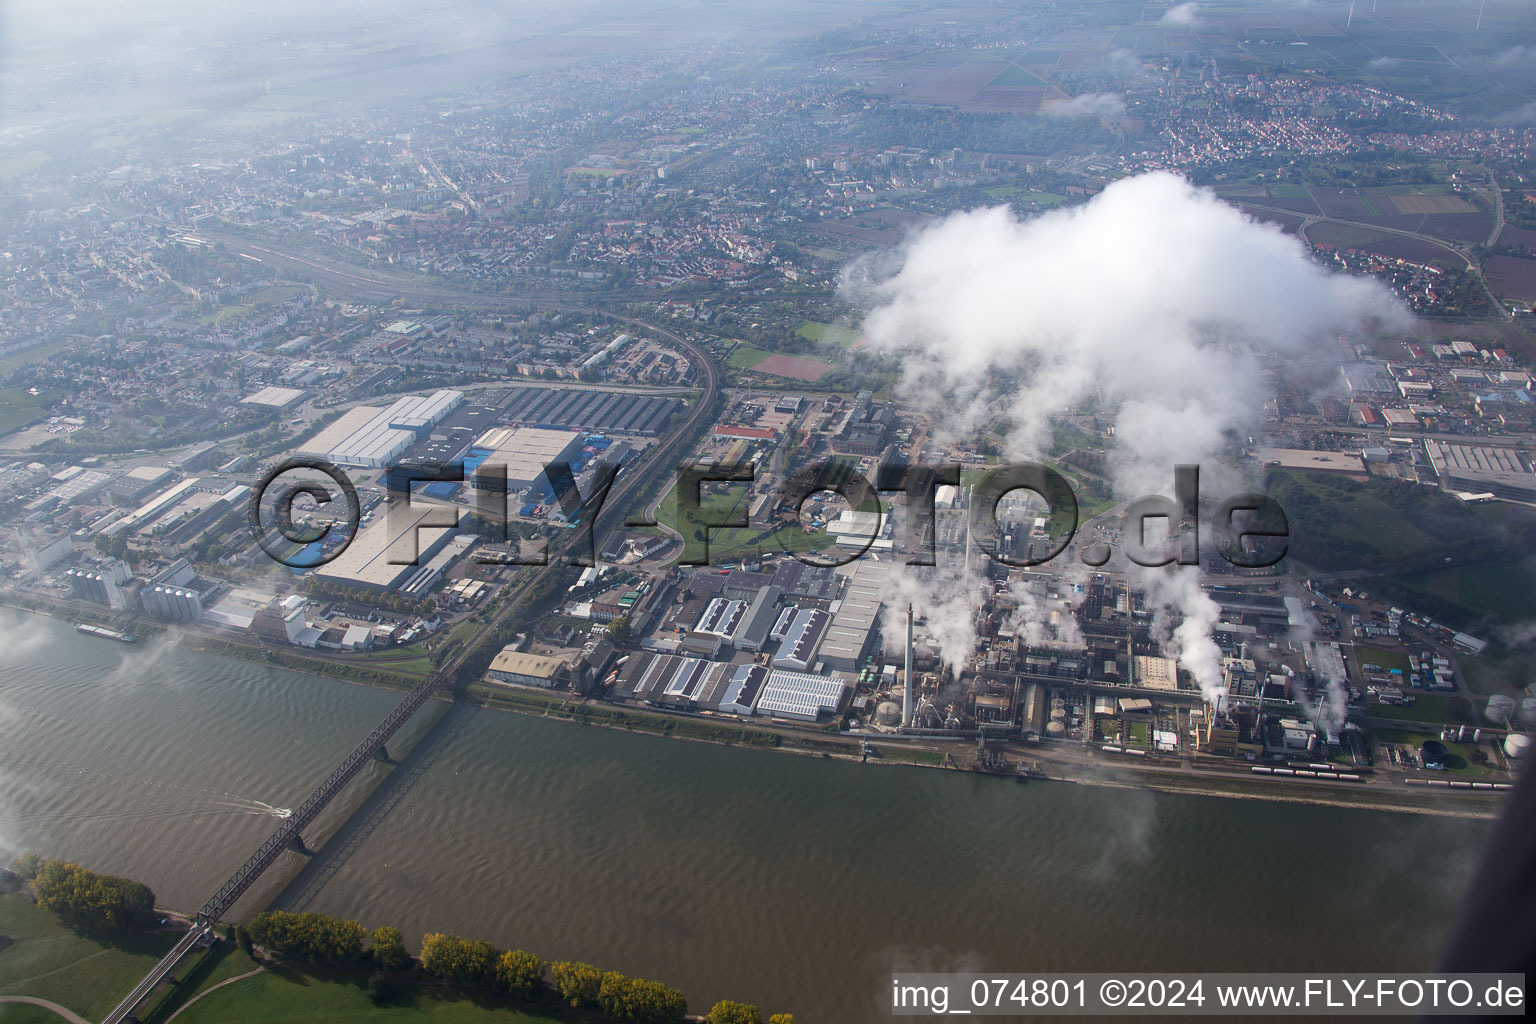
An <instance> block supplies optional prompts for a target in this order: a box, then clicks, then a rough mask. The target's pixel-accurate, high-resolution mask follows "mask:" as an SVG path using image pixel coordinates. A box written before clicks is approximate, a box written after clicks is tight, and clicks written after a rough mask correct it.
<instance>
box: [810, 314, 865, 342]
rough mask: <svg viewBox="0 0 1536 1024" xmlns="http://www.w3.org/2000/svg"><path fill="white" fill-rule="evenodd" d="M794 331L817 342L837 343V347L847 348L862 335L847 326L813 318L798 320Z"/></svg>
mask: <svg viewBox="0 0 1536 1024" xmlns="http://www.w3.org/2000/svg"><path fill="white" fill-rule="evenodd" d="M795 333H796V334H798V335H800V337H802V338H809V339H810V340H811V341H814V342H817V343H818V344H821V343H825V344H828V345H837V346H838V347H839V348H848V347H849V346H851V345H852V344H854V343H855V342H857V341H858V340H859V339H860V338H862V337H863V335H862V334H860V333H859V332H858V331H855V330H851V329H849V328H847V327H838V326H836V325H834V324H824V323H819V322H818V321H815V320H802V321H800V325H799V326H798V327H796V328H795Z"/></svg>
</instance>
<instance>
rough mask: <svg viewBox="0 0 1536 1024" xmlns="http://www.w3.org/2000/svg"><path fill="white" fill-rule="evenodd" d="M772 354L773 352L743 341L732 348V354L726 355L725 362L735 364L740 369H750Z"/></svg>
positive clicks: (729, 364)
mask: <svg viewBox="0 0 1536 1024" xmlns="http://www.w3.org/2000/svg"><path fill="white" fill-rule="evenodd" d="M771 355H773V353H772V352H768V351H765V350H763V349H760V348H754V347H752V346H751V345H748V344H747V343H746V342H742V343H741V344H739V345H737V346H736V347H735V348H733V349H731V354H730V355H729V356H727V357H726V360H725V363H726V365H727V366H734V367H736V369H738V370H750V369H752V367H754V366H756V365H757V364H758V363H760V362H762V361H763V360H764V359H767V358H768V357H769V356H771Z"/></svg>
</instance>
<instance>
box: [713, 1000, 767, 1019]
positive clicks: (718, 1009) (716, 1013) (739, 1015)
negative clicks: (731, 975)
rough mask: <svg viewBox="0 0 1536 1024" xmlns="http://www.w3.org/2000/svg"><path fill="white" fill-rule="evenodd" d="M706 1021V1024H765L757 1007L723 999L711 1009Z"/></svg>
mask: <svg viewBox="0 0 1536 1024" xmlns="http://www.w3.org/2000/svg"><path fill="white" fill-rule="evenodd" d="M704 1021H705V1024H763V1017H762V1014H760V1013H758V1012H757V1007H755V1006H752V1005H750V1004H748V1003H734V1002H732V1001H730V1000H729V999H723V1000H721V1001H720V1002H718V1003H716V1004H715V1005H714V1006H712V1007H710V1009H709V1013H707V1014H705V1015H704Z"/></svg>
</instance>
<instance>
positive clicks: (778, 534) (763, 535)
mask: <svg viewBox="0 0 1536 1024" xmlns="http://www.w3.org/2000/svg"><path fill="white" fill-rule="evenodd" d="M830 486H831V484H830V483H829V487H830ZM746 497H747V485H746V484H745V483H742V484H734V485H720V484H704V485H703V490H702V493H701V494H700V496H699V509H698V513H697V516H696V517H692V518H690V519H689V520H688V521H687V522H684V521H683V518H682V516H681V515H680V513H679V511H678V508H677V489H676V488H675V487H674V488H673V489H672V490H671V491H670V492H668V494H667V496H666V497H665V498H663V499H662V501H661V503H660V504H659V505H657V506H656V522H657V523H658V524H660V525H663V526H667V527H670V528H671V529H673V530H676V531H677V532H678V533H679V534H681V535H682V537H683V543H684V544H685V549H684V553H683V555H684V557H685V558H692V559H697V558H703V557H704V541H705V538H706V531H707V537H708V541H709V562H710V564H711V565H722V564H724V563H727V562H738V561H742V560H744V559H751V558H754V557H757V556H758V555H763V554H771V553H774V552H778V551H798V552H802V553H810V552H814V551H824V550H826V549H827V548H830V547H832V546H834V545H835V544H836V543H837V538H836V537H834V536H833V535H831V534H829V533H826V532H823V531H821V530H817V531H813V532H811V533H807V532H805V531H804V530H803V529H801V528H800V527H798V526H794V525H791V524H782V525H781V524H780V523H778V522H777V521H776V522H774V523H773V524H759V523H754V524H752V525H751V526H749V527H747V528H746V529H722V528H720V527H705V526H704V523H706V522H721V521H727V520H730V519H733V518H736V517H738V516H744V515H745V514H746Z"/></svg>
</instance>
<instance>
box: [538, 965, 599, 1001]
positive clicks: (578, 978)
mask: <svg viewBox="0 0 1536 1024" xmlns="http://www.w3.org/2000/svg"><path fill="white" fill-rule="evenodd" d="M549 975H550V977H551V978H552V979H554V982H555V990H556V991H557V992H559V993H560V998H561V999H564V1000H565V1001H566V1002H567V1003H569V1004H570V1005H572V1006H588V1007H593V1006H596V1005H597V993H598V989H599V988H601V987H602V983H603V972H602V971H600V970H598V969H597V968H596V967H593V966H592V965H591V964H584V963H579V962H573V961H568V960H561V961H558V962H556V963H553V964H550V965H549Z"/></svg>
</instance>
